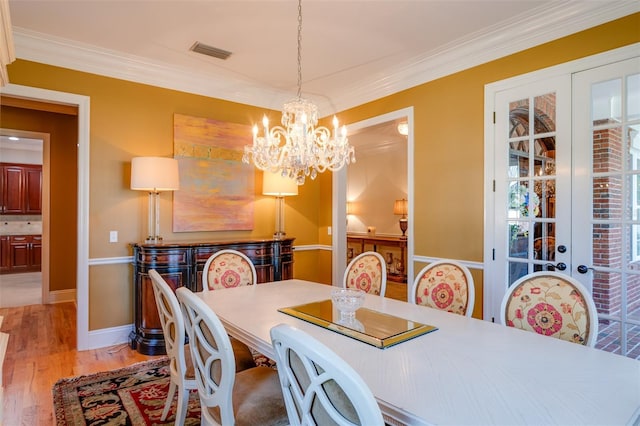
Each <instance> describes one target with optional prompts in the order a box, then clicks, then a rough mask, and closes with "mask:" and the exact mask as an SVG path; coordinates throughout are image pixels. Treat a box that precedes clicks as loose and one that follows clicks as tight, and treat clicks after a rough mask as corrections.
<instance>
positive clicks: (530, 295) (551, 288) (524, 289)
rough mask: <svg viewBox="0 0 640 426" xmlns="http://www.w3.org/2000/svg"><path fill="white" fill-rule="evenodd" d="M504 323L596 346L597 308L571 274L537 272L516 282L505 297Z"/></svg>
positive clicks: (502, 311) (502, 313) (503, 303)
mask: <svg viewBox="0 0 640 426" xmlns="http://www.w3.org/2000/svg"><path fill="white" fill-rule="evenodd" d="M501 315H502V316H503V318H502V323H503V324H505V325H507V326H508V327H516V328H520V329H522V330H527V331H533V332H535V333H538V334H542V335H544V336H552V337H556V338H558V339H562V340H567V341H569V342H573V343H579V344H581V345H587V346H593V345H594V344H595V340H596V339H595V336H596V335H597V333H598V321H597V314H596V307H595V304H594V303H593V300H592V299H591V296H590V295H589V293H588V291H587V290H586V288H584V287H583V286H582V284H580V283H579V282H578V281H576V280H574V279H572V278H571V277H569V276H566V275H562V274H559V273H554V272H536V273H533V274H529V275H526V276H524V277H522V278H520V279H519V280H518V281H516V282H515V283H513V285H512V286H511V287H510V288H509V291H508V292H507V294H506V295H505V297H504V300H503V302H502V309H501Z"/></svg>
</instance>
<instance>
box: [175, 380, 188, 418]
mask: <svg viewBox="0 0 640 426" xmlns="http://www.w3.org/2000/svg"><path fill="white" fill-rule="evenodd" d="M188 406H189V389H185V387H184V386H179V387H178V408H177V409H176V425H183V424H184V420H185V419H186V418H187V407H188Z"/></svg>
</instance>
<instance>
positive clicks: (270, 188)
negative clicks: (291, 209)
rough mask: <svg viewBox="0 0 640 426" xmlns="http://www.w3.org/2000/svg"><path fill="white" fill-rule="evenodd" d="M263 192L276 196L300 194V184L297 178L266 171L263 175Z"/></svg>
mask: <svg viewBox="0 0 640 426" xmlns="http://www.w3.org/2000/svg"><path fill="white" fill-rule="evenodd" d="M262 194H263V195H273V196H275V197H287V196H290V195H298V184H297V183H296V181H295V179H290V178H289V177H286V176H282V175H281V174H280V173H271V172H264V173H263V176H262Z"/></svg>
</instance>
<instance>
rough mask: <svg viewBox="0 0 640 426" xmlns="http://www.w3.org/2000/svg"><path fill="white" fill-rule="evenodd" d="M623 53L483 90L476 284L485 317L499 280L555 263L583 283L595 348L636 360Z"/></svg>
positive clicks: (626, 60)
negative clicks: (482, 196)
mask: <svg viewBox="0 0 640 426" xmlns="http://www.w3.org/2000/svg"><path fill="white" fill-rule="evenodd" d="M636 52H637V51H636ZM633 54H634V52H633V49H629V48H627V49H619V50H617V51H614V52H610V53H608V54H603V55H597V56H595V57H592V58H587V59H585V60H583V61H578V62H576V63H572V64H568V65H566V66H564V67H555V68H553V69H551V70H544V71H541V72H539V73H534V74H533V75H530V76H528V78H529V80H528V81H524V80H522V81H520V80H518V79H514V80H513V83H514V84H513V85H512V86H511V87H502V88H501V89H499V90H491V91H489V92H488V93H487V96H488V99H490V100H491V102H492V103H493V105H492V110H493V111H495V119H494V120H492V121H493V122H492V123H489V126H490V127H491V132H489V133H490V135H491V138H490V139H487V140H486V144H490V146H489V147H487V151H486V153H487V156H486V157H485V159H486V160H488V161H487V167H491V170H489V169H487V174H488V175H490V177H491V179H492V182H491V185H492V187H493V188H494V191H493V193H491V194H490V195H489V196H487V197H486V203H487V213H488V216H487V217H489V218H491V220H488V221H487V229H486V234H485V235H487V242H488V245H487V246H485V259H486V260H485V265H486V266H485V270H486V274H487V275H486V277H485V282H487V283H489V282H493V283H495V285H493V286H486V287H485V288H486V290H487V294H486V297H485V319H489V320H495V319H496V318H498V317H499V312H498V309H499V307H500V301H501V300H502V297H503V296H504V293H505V292H506V289H507V288H508V286H509V285H511V284H512V283H513V282H514V281H515V280H517V279H518V278H520V277H521V276H523V275H525V274H528V273H532V272H536V271H545V270H555V271H559V272H561V273H564V274H567V275H569V276H572V277H573V278H575V279H577V280H579V281H580V282H581V283H582V284H583V285H584V286H585V287H586V288H588V289H589V290H590V291H591V293H592V296H593V298H594V301H595V302H596V306H597V308H598V318H599V333H598V340H597V342H596V347H597V348H600V349H604V350H607V351H610V352H614V353H618V354H621V355H624V356H629V357H631V358H637V359H640V343H639V340H640V270H639V269H640V268H638V266H637V265H639V264H640V255H639V254H640V250H638V248H639V247H640V243H639V241H640V229H639V228H640V223H639V217H638V212H639V208H638V206H639V204H638V200H639V194H640V184H639V179H640V162H639V158H640V106H639V105H640V58H638V57H635V58H633ZM583 70H585V71H583ZM503 83H504V82H503ZM498 84H499V83H498ZM490 86H491V85H490ZM488 112H489V111H488ZM489 157H491V158H489Z"/></svg>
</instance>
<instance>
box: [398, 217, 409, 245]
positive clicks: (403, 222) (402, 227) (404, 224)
mask: <svg viewBox="0 0 640 426" xmlns="http://www.w3.org/2000/svg"><path fill="white" fill-rule="evenodd" d="M399 223H400V230H401V231H402V237H400V238H402V239H404V240H406V239H407V236H406V235H405V232H407V228H408V227H409V221H408V220H407V218H402V219H400V220H399Z"/></svg>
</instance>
